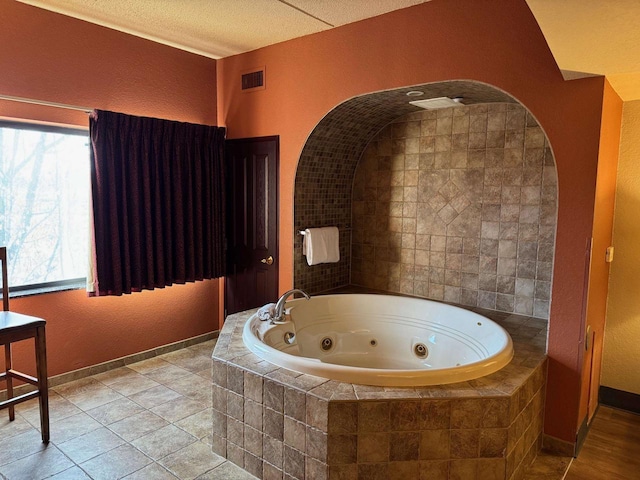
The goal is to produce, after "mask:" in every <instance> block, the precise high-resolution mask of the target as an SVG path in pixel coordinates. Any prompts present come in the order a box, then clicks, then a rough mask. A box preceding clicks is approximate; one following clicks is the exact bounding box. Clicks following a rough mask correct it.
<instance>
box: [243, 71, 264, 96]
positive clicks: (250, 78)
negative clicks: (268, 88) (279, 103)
mask: <svg viewBox="0 0 640 480" xmlns="http://www.w3.org/2000/svg"><path fill="white" fill-rule="evenodd" d="M262 89H264V67H263V68H259V69H254V70H251V71H249V72H246V73H243V74H242V90H243V91H252V90H262Z"/></svg>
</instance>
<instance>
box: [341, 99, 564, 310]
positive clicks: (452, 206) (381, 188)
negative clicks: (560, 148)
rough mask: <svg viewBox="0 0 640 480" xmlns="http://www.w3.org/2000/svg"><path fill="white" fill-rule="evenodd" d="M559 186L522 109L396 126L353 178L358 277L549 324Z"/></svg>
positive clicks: (453, 114) (466, 111)
mask: <svg viewBox="0 0 640 480" xmlns="http://www.w3.org/2000/svg"><path fill="white" fill-rule="evenodd" d="M556 184H557V182H556V170H555V164H554V160H553V156H552V153H551V149H550V148H549V146H548V143H547V141H546V136H545V135H544V132H543V131H542V129H541V128H540V127H539V126H538V124H537V123H536V121H535V119H534V118H533V117H532V116H531V115H530V114H528V113H527V111H526V110H525V109H524V108H523V107H522V106H520V105H518V104H507V103H492V104H480V105H471V106H465V107H457V108H448V109H442V110H431V111H424V112H417V113H411V114H408V115H405V116H403V117H401V118H399V119H396V120H395V121H394V122H393V123H391V124H389V125H388V126H387V127H385V128H384V129H383V130H382V131H381V132H380V133H379V134H378V135H377V136H376V137H375V138H374V139H373V140H372V141H371V143H370V144H369V145H368V146H367V148H366V149H365V151H364V154H363V156H362V158H361V160H360V163H359V164H358V168H357V170H356V173H355V179H354V187H353V203H352V208H353V231H352V259H351V281H352V283H353V284H357V285H363V286H367V287H371V288H376V289H380V290H387V291H392V292H400V293H404V294H409V295H415V296H420V297H425V298H430V299H434V300H445V301H448V302H454V303H460V304H463V305H467V306H474V307H475V306H478V307H482V308H487V309H491V310H499V311H503V312H515V313H518V314H522V315H530V316H534V317H537V318H545V319H548V318H549V304H550V292H551V275H552V266H553V253H554V237H555V229H556V228H555V227H556V210H557V186H556Z"/></svg>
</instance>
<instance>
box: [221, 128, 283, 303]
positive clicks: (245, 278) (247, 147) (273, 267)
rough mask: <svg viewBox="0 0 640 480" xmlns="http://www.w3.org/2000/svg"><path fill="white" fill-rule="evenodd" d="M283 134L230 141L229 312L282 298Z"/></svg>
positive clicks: (228, 165)
mask: <svg viewBox="0 0 640 480" xmlns="http://www.w3.org/2000/svg"><path fill="white" fill-rule="evenodd" d="M278 146H279V139H278V137H261V138H245V139H238V140H227V141H226V144H225V152H226V153H225V159H226V164H225V169H226V178H227V277H226V279H225V313H226V314H227V315H229V314H232V313H235V312H241V311H244V310H248V309H250V308H255V307H259V306H262V305H264V304H266V303H270V302H275V301H276V300H277V297H278V257H277V256H278V163H279V158H278V155H279V151H278Z"/></svg>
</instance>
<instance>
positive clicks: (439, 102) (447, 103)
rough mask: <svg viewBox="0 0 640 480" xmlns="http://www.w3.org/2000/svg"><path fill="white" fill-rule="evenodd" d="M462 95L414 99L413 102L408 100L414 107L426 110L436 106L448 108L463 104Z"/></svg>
mask: <svg viewBox="0 0 640 480" xmlns="http://www.w3.org/2000/svg"><path fill="white" fill-rule="evenodd" d="M461 100H462V97H456V98H449V97H438V98H425V99H424V100H414V101H413V102H409V103H410V104H411V105H415V106H416V107H420V108H424V109H427V110H435V109H437V108H449V107H461V106H463V104H462V103H461Z"/></svg>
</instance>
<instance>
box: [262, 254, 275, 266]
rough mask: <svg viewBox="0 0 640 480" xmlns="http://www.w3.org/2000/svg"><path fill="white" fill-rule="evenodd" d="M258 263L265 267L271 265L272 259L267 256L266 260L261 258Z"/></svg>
mask: <svg viewBox="0 0 640 480" xmlns="http://www.w3.org/2000/svg"><path fill="white" fill-rule="evenodd" d="M260 262H261V263H264V264H266V265H271V264H272V263H273V257H272V256H271V255H269V256H268V257H267V258H263V259H262V260H260Z"/></svg>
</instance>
